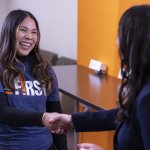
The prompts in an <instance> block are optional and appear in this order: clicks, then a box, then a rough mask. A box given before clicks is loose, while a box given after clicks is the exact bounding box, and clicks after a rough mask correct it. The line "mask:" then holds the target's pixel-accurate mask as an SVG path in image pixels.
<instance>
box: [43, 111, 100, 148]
mask: <svg viewBox="0 0 150 150" xmlns="http://www.w3.org/2000/svg"><path fill="white" fill-rule="evenodd" d="M42 122H43V125H44V126H45V127H47V128H49V129H50V130H51V132H52V133H55V134H65V133H66V132H67V130H68V129H70V128H72V127H73V123H72V116H71V115H68V114H59V113H44V115H43V117H42ZM77 145H78V148H79V150H103V149H102V148H101V147H99V146H98V145H96V144H91V143H80V144H77Z"/></svg>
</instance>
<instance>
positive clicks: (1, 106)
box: [0, 10, 67, 150]
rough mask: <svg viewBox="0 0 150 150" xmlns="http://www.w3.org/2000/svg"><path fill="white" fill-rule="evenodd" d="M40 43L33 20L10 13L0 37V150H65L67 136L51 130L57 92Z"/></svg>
mask: <svg viewBox="0 0 150 150" xmlns="http://www.w3.org/2000/svg"><path fill="white" fill-rule="evenodd" d="M39 42H40V30H39V25H38V22H37V20H36V19H35V17H34V16H33V15H32V14H31V13H30V12H28V11H24V10H13V11H11V12H10V13H9V14H8V16H7V17H6V19H5V21H4V24H3V26H2V30H1V37H0V69H1V71H0V150H54V149H55V148H56V147H57V150H67V143H66V136H65V135H55V134H52V133H51V131H50V127H49V125H50V124H49V117H50V115H51V113H50V112H60V113H61V107H60V101H59V90H58V84H57V78H56V75H55V73H54V70H53V69H52V67H51V66H50V64H48V62H46V61H44V60H43V58H42V57H41V54H40V51H39Z"/></svg>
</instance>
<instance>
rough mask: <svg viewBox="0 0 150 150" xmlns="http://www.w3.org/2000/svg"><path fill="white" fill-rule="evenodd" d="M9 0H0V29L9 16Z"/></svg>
mask: <svg viewBox="0 0 150 150" xmlns="http://www.w3.org/2000/svg"><path fill="white" fill-rule="evenodd" d="M6 4H7V0H0V29H1V28H2V24H3V21H4V19H5V16H6V14H7V7H6V6H7V5H6Z"/></svg>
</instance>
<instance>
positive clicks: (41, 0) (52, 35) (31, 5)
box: [3, 0, 78, 59]
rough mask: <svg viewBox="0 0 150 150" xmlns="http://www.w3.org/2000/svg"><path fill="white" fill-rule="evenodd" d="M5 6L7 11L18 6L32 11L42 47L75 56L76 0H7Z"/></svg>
mask: <svg viewBox="0 0 150 150" xmlns="http://www.w3.org/2000/svg"><path fill="white" fill-rule="evenodd" d="M3 1H4V0H3ZM8 1H9V2H8ZM7 7H8V8H7V12H9V11H11V10H13V9H18V8H19V9H26V10H28V11H31V13H33V15H34V16H35V17H36V18H37V20H38V22H39V26H40V30H41V42H40V47H41V48H42V49H45V50H48V51H52V52H56V53H57V54H58V55H59V56H66V57H69V58H73V59H76V58H77V11H78V10H77V0H7Z"/></svg>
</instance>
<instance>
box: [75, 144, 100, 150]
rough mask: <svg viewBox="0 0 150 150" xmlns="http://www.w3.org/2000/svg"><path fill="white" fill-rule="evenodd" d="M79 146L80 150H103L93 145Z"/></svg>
mask: <svg viewBox="0 0 150 150" xmlns="http://www.w3.org/2000/svg"><path fill="white" fill-rule="evenodd" d="M77 145H78V147H79V150H103V149H102V148H101V147H100V146H98V145H96V144H91V143H81V144H77Z"/></svg>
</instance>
